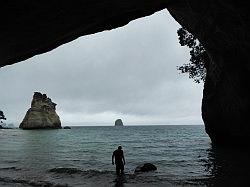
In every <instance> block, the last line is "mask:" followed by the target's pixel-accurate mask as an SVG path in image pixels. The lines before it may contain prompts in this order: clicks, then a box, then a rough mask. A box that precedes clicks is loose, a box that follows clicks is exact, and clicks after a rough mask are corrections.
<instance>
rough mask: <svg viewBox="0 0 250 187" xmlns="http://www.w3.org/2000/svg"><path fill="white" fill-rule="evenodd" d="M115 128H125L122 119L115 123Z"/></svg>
mask: <svg viewBox="0 0 250 187" xmlns="http://www.w3.org/2000/svg"><path fill="white" fill-rule="evenodd" d="M115 126H119V127H121V126H123V123H122V120H121V119H117V120H116V121H115Z"/></svg>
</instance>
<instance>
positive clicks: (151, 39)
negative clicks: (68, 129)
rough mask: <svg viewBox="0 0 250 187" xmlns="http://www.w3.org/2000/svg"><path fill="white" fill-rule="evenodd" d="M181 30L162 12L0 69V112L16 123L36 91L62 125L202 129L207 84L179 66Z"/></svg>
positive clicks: (183, 55) (183, 54)
mask: <svg viewBox="0 0 250 187" xmlns="http://www.w3.org/2000/svg"><path fill="white" fill-rule="evenodd" d="M178 28H180V26H179V25H178V23H177V22H175V21H174V19H173V18H172V17H171V16H170V15H169V13H168V12H167V11H166V10H163V11H161V12H158V13H155V14H154V15H152V16H149V17H145V18H141V19H138V20H135V21H133V22H131V23H129V24H128V25H127V26H124V27H122V28H118V29H115V30H112V31H105V32H101V33H97V34H94V35H89V36H83V37H81V38H78V39H77V40H75V41H73V42H71V43H67V44H65V45H62V46H60V47H58V48H56V49H54V50H53V51H50V52H48V53H45V54H42V55H38V56H35V57H33V58H31V59H28V60H26V61H23V62H20V63H18V64H15V65H12V66H6V67H4V68H0V86H1V91H0V109H1V110H3V111H4V113H5V115H6V117H7V118H8V121H7V122H9V123H15V124H19V123H20V122H21V121H22V119H23V117H24V115H25V113H26V111H27V110H28V109H29V107H30V103H31V99H32V96H33V92H35V91H39V92H42V93H46V94H47V95H48V96H49V97H50V98H51V99H52V101H53V102H55V103H57V104H58V105H57V113H58V114H59V116H60V118H61V121H62V123H63V124H65V125H72V124H73V125H113V124H114V121H115V119H117V118H121V119H122V120H123V121H124V124H125V125H140V124H147V125H149V124H176V125H178V124H202V120H201V99H202V89H203V84H195V83H194V82H193V81H192V80H191V79H189V78H188V76H187V75H183V74H179V72H178V71H177V69H176V66H178V65H182V64H183V63H186V62H188V60H189V50H188V49H187V48H185V47H181V46H180V44H179V43H178V37H177V33H176V31H177V29H178Z"/></svg>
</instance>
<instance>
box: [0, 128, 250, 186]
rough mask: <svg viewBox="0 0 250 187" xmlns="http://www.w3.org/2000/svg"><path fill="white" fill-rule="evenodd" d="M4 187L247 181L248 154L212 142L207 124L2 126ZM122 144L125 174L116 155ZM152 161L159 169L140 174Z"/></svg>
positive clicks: (0, 151) (0, 162)
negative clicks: (113, 159)
mask: <svg viewBox="0 0 250 187" xmlns="http://www.w3.org/2000/svg"><path fill="white" fill-rule="evenodd" d="M0 144H1V146H0V186H58V187H59V186H125V187H126V186H128V187H129V186H138V187H139V186H220V185H224V184H228V185H229V184H230V185H234V184H235V185H238V184H240V183H243V182H244V183H245V182H246V181H247V179H248V178H249V176H250V173H249V171H248V168H249V167H248V166H249V164H248V162H250V161H248V160H249V158H250V157H249V155H247V154H246V153H242V152H240V151H232V150H224V149H223V150H221V149H218V148H215V147H214V146H212V144H211V141H210V139H209V137H208V136H207V134H206V133H205V130H204V126H202V125H196V126H195V125H193V126H189V125H187V126H184V125H183V126H178V125H176V126H171V125H170V126H167V125H166V126H153V125H152V126H124V127H111V126H82V127H72V129H58V130H20V129H10V130H0ZM118 145H122V147H123V151H124V156H125V159H126V165H125V175H124V176H118V177H117V176H116V174H115V167H114V166H113V165H112V163H111V156H112V153H113V151H114V150H115V149H117V146H118ZM143 163H152V164H154V165H155V166H156V167H157V170H156V171H152V172H146V173H139V174H135V173H134V169H135V168H136V166H138V165H140V164H143Z"/></svg>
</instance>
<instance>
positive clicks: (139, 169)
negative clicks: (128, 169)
mask: <svg viewBox="0 0 250 187" xmlns="http://www.w3.org/2000/svg"><path fill="white" fill-rule="evenodd" d="M155 170H157V167H156V166H155V165H154V164H151V163H145V164H142V165H140V166H137V167H136V168H135V173H138V172H148V171H155Z"/></svg>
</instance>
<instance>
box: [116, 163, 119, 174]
mask: <svg viewBox="0 0 250 187" xmlns="http://www.w3.org/2000/svg"><path fill="white" fill-rule="evenodd" d="M115 169H116V175H119V174H120V167H119V164H116V168H115Z"/></svg>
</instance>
